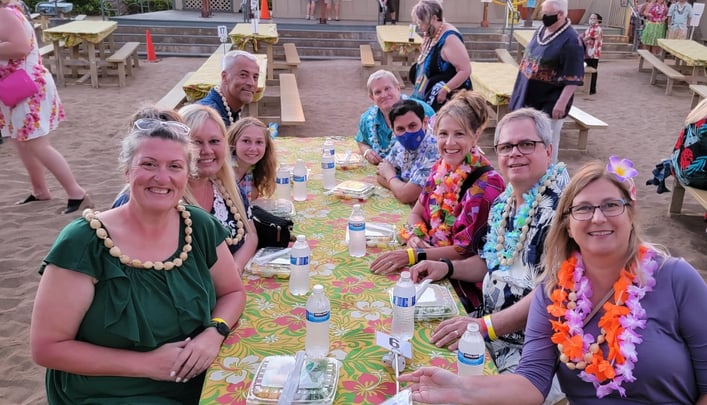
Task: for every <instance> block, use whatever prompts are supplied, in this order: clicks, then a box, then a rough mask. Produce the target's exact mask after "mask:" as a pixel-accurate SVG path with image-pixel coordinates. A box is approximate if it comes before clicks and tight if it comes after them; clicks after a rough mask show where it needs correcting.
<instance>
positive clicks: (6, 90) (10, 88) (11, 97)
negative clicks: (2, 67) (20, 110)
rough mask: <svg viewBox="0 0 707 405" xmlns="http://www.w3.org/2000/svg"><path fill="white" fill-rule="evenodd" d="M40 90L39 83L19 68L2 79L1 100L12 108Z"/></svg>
mask: <svg viewBox="0 0 707 405" xmlns="http://www.w3.org/2000/svg"><path fill="white" fill-rule="evenodd" d="M38 91H39V87H37V83H35V82H34V81H33V80H32V78H31V77H29V75H28V74H27V72H25V71H24V70H22V69H17V70H15V71H14V72H12V73H10V74H9V75H7V76H5V78H4V79H2V80H0V102H2V103H3V104H5V105H6V106H8V107H10V108H13V107H14V106H16V105H17V104H19V103H20V101H22V100H25V99H27V98H29V97H31V96H32V95H34V94H35V93H37V92H38Z"/></svg>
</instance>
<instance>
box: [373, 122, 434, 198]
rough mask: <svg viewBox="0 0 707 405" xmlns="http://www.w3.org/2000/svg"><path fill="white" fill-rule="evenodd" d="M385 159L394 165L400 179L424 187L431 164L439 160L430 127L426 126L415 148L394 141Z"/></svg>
mask: <svg viewBox="0 0 707 405" xmlns="http://www.w3.org/2000/svg"><path fill="white" fill-rule="evenodd" d="M385 160H386V161H387V162H388V163H390V164H391V165H392V166H393V167H395V171H396V172H397V173H398V176H400V180H402V181H404V182H406V183H412V184H414V185H416V186H420V187H424V186H425V182H427V178H428V177H430V171H431V170H432V166H434V164H435V163H436V162H437V160H439V150H438V149H437V138H435V136H434V134H433V133H432V129H431V128H428V129H427V133H426V134H425V138H424V139H423V140H422V143H421V144H420V146H419V147H418V148H417V150H413V151H410V150H407V149H405V147H403V145H401V144H400V143H398V142H395V144H393V147H392V148H391V149H390V153H389V154H388V157H386V158H385Z"/></svg>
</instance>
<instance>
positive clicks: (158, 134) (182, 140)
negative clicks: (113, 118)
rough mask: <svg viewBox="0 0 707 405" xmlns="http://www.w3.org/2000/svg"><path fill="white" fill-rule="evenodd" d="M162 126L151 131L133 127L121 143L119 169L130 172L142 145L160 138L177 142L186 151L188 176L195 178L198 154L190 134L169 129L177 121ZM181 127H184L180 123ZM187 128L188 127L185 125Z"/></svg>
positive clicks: (167, 122) (166, 122)
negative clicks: (149, 140)
mask: <svg viewBox="0 0 707 405" xmlns="http://www.w3.org/2000/svg"><path fill="white" fill-rule="evenodd" d="M155 121H156V122H161V123H162V125H158V126H156V127H155V128H152V129H150V130H144V129H137V128H135V127H133V128H132V129H131V130H130V132H129V133H128V135H127V136H126V137H125V138H123V141H122V142H121V148H120V154H119V155H118V167H119V168H120V169H121V171H122V172H123V173H127V172H128V171H130V169H131V168H132V165H133V160H134V159H135V154H136V153H137V150H138V148H139V147H140V145H142V143H143V142H144V141H146V140H148V139H153V138H159V139H164V140H168V141H173V142H177V143H179V144H180V145H182V148H183V149H184V158H185V160H186V162H187V169H188V171H187V174H188V175H189V176H194V175H196V173H197V170H196V153H195V151H194V148H193V146H192V143H191V138H190V137H189V132H181V131H176V130H174V129H172V128H170V127H169V124H170V123H172V122H175V121H159V120H155ZM179 124H180V125H184V124H182V123H179ZM184 126H185V127H186V125H184ZM187 128H188V127H187Z"/></svg>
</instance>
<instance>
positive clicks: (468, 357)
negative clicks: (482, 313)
mask: <svg viewBox="0 0 707 405" xmlns="http://www.w3.org/2000/svg"><path fill="white" fill-rule="evenodd" d="M485 355H486V345H485V344H484V338H483V337H482V336H481V333H479V325H478V324H477V323H476V322H471V323H469V324H468V325H467V326H466V332H464V334H463V335H462V338H461V340H459V350H458V351H457V373H458V374H459V375H462V376H463V375H481V374H483V373H484V356H485Z"/></svg>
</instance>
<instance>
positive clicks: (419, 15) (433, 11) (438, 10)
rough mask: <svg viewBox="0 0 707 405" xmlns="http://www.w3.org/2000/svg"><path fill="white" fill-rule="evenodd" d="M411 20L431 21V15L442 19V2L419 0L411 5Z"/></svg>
mask: <svg viewBox="0 0 707 405" xmlns="http://www.w3.org/2000/svg"><path fill="white" fill-rule="evenodd" d="M410 15H411V17H412V21H413V22H414V23H416V24H419V23H421V22H422V23H426V24H429V23H430V22H432V17H433V16H436V17H437V19H438V20H439V21H443V16H444V13H443V9H442V2H441V1H440V0H420V1H419V2H418V3H417V4H415V5H414V6H413V7H412V12H411V13H410Z"/></svg>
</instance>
